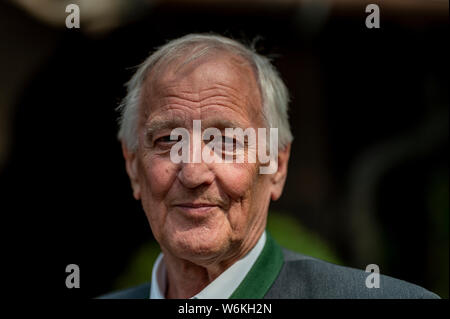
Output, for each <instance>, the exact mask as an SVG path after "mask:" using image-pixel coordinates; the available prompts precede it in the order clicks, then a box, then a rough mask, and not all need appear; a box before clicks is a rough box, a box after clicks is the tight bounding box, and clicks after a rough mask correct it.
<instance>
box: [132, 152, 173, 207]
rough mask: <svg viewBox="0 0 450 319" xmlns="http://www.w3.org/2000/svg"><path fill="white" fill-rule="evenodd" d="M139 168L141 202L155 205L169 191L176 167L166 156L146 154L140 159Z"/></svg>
mask: <svg viewBox="0 0 450 319" xmlns="http://www.w3.org/2000/svg"><path fill="white" fill-rule="evenodd" d="M141 170H142V171H141V172H142V174H140V176H143V180H142V181H141V184H142V194H141V196H142V203H143V204H144V206H147V205H146V204H147V203H151V204H152V205H155V204H156V205H157V204H158V203H157V201H162V200H163V199H164V197H165V195H166V194H167V192H168V191H169V189H170V187H171V185H172V183H173V181H174V179H175V177H176V167H175V165H174V164H173V163H172V162H171V161H170V160H168V159H166V158H161V157H156V156H148V157H144V158H143V160H142V161H141Z"/></svg>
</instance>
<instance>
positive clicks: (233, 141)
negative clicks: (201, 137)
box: [222, 136, 236, 144]
mask: <svg viewBox="0 0 450 319" xmlns="http://www.w3.org/2000/svg"><path fill="white" fill-rule="evenodd" d="M222 144H236V139H235V138H231V137H228V136H222Z"/></svg>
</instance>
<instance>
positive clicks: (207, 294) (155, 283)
mask: <svg viewBox="0 0 450 319" xmlns="http://www.w3.org/2000/svg"><path fill="white" fill-rule="evenodd" d="M265 243H266V232H265V231H264V232H263V234H262V235H261V237H260V238H259V240H258V242H257V243H256V245H255V246H254V247H253V248H252V249H251V250H250V251H249V252H248V253H247V254H246V255H245V256H244V257H243V258H241V259H240V260H238V261H237V262H235V263H234V264H233V265H231V266H230V267H229V268H228V269H227V270H225V271H224V272H223V273H222V274H221V275H220V276H219V277H217V278H216V279H214V280H213V281H212V282H211V283H210V284H209V285H208V286H206V287H205V288H203V290H202V291H200V292H199V293H198V294H196V295H195V296H193V297H192V299H227V298H229V297H230V296H231V295H232V294H233V292H234V291H235V290H236V289H237V288H238V287H239V286H240V285H241V283H242V282H243V281H244V278H245V277H246V276H247V274H248V273H249V271H250V269H252V267H253V265H254V264H255V262H256V260H257V259H258V257H259V256H260V254H261V252H262V251H263V248H264V246H265ZM163 257H164V255H163V253H160V254H159V256H158V258H157V259H156V261H155V263H154V265H153V270H152V282H151V285H150V299H164V296H165V292H166V287H167V279H166V278H167V270H166V266H165V263H164V259H163Z"/></svg>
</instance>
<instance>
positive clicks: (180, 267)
mask: <svg viewBox="0 0 450 319" xmlns="http://www.w3.org/2000/svg"><path fill="white" fill-rule="evenodd" d="M263 231H264V230H263ZM261 235H262V232H261V233H260V234H259V235H258V236H256V237H254V238H252V240H250V238H248V240H247V241H246V242H245V243H243V244H244V245H242V246H243V247H247V248H242V249H239V250H238V253H235V255H234V256H233V257H230V258H227V259H225V260H217V261H215V262H212V263H211V262H209V263H208V264H207V265H202V264H198V263H195V262H193V261H189V260H186V259H180V258H178V257H176V256H174V255H172V254H171V253H170V252H168V251H166V250H164V249H163V253H164V263H165V264H166V268H167V289H166V295H165V297H166V298H168V299H188V298H192V297H193V296H195V295H196V294H198V293H199V292H200V291H202V290H203V289H204V288H205V287H206V286H208V285H209V284H210V283H211V282H212V281H214V280H215V279H216V278H217V277H219V276H220V275H221V274H222V273H223V272H224V271H225V270H227V269H228V268H229V267H230V266H231V265H233V264H234V263H235V262H236V261H238V260H239V259H241V258H242V257H244V256H245V255H246V254H247V253H248V252H249V251H250V250H251V249H252V248H253V247H254V246H255V245H256V243H257V241H258V239H259V238H260V237H261Z"/></svg>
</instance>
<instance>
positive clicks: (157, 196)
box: [124, 54, 284, 265]
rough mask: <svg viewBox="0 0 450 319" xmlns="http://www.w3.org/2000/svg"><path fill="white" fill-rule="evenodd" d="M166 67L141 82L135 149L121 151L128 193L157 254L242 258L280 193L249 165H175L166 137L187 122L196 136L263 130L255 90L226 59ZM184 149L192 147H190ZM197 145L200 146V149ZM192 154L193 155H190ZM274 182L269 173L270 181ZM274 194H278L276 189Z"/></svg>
mask: <svg viewBox="0 0 450 319" xmlns="http://www.w3.org/2000/svg"><path fill="white" fill-rule="evenodd" d="M178 66H179V65H178V64H177V63H175V64H173V63H172V64H171V65H170V66H168V67H166V68H164V69H163V70H161V71H160V72H158V73H157V76H156V75H155V74H152V72H150V73H149V74H148V76H147V79H146V82H145V84H144V87H143V90H142V91H143V93H142V96H141V103H142V104H141V118H140V122H139V143H138V150H137V151H136V152H135V153H130V152H128V150H126V148H125V147H124V154H125V158H126V161H127V172H128V174H129V176H130V179H131V182H132V187H133V193H134V196H135V198H136V199H140V200H141V201H142V205H143V208H144V211H145V213H146V216H147V218H148V221H149V223H150V227H151V229H152V231H153V234H154V236H155V238H156V240H157V241H158V242H159V244H160V245H161V249H162V250H163V252H165V253H167V252H169V253H171V254H172V255H174V256H176V257H178V258H182V259H186V260H189V261H192V262H194V263H197V264H204V265H207V264H211V263H215V262H221V261H226V260H228V259H230V258H233V257H236V256H238V255H239V254H242V253H244V252H247V251H248V250H249V249H250V248H251V247H253V245H254V243H255V242H256V241H257V239H258V238H259V236H260V235H261V233H262V232H263V230H264V228H265V224H266V216H267V210H268V205H269V202H270V198H271V196H272V198H273V199H276V198H277V197H278V196H279V195H280V194H281V189H282V184H283V183H284V177H283V178H282V182H281V186H280V182H279V181H278V182H277V180H276V179H274V176H273V175H264V174H259V166H260V164H259V163H258V161H257V162H256V163H248V162H244V163H210V164H208V163H205V162H201V163H178V164H177V163H174V162H173V161H172V160H171V158H170V149H171V147H172V146H173V145H174V144H175V143H176V141H171V140H170V138H169V137H170V133H171V130H172V129H174V128H177V127H183V128H186V129H187V130H188V131H189V132H190V135H191V138H192V135H193V134H192V129H193V120H201V123H202V129H206V128H208V127H215V128H218V129H219V130H220V131H222V134H224V130H225V128H226V127H232V128H235V127H241V128H242V129H244V130H245V129H246V128H250V127H251V128H254V129H255V131H257V128H258V127H265V125H264V124H263V120H262V116H261V98H260V92H259V89H258V85H257V82H256V79H255V76H254V73H253V72H252V69H251V68H250V66H248V64H246V63H244V62H243V61H242V60H241V59H240V58H237V57H234V56H231V55H229V54H214V55H209V56H206V57H202V58H200V59H197V60H195V61H193V62H190V63H188V64H187V65H183V66H182V67H180V68H178ZM191 145H193V143H192V141H191ZM203 145H204V144H203ZM191 151H192V149H191ZM275 175H276V174H275ZM280 187H281V188H280Z"/></svg>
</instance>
